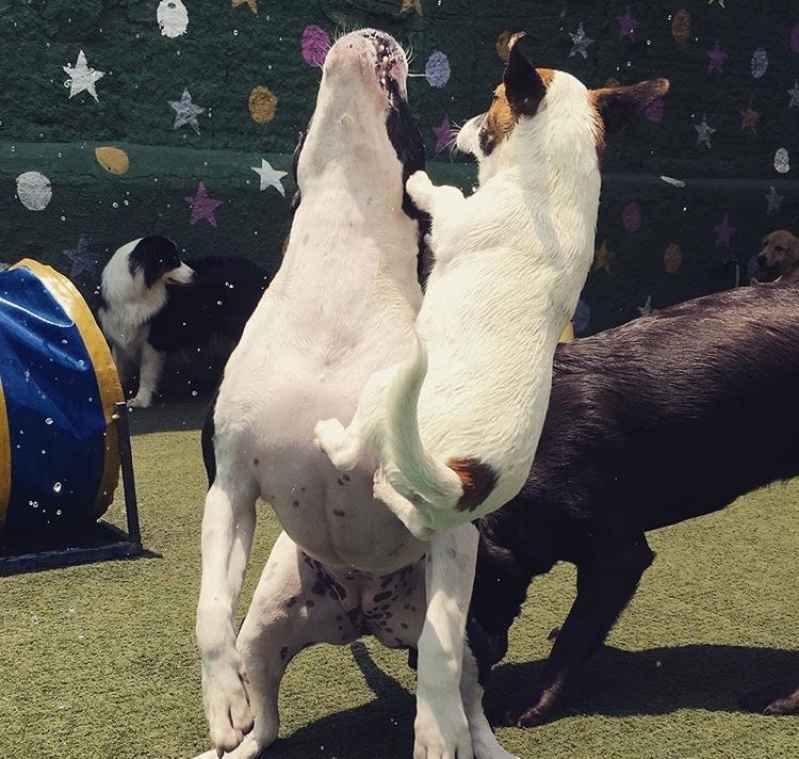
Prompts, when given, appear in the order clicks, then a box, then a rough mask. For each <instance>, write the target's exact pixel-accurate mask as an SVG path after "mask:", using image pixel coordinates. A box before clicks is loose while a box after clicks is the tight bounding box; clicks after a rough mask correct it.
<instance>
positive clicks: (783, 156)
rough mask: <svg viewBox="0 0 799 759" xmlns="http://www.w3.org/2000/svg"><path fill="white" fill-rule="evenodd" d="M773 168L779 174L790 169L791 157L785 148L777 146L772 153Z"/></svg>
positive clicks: (785, 172)
mask: <svg viewBox="0 0 799 759" xmlns="http://www.w3.org/2000/svg"><path fill="white" fill-rule="evenodd" d="M774 169H775V170H776V171H778V172H779V173H780V174H787V173H788V172H789V171H790V170H791V158H790V156H789V155H788V151H787V150H786V149H785V148H779V149H778V150H777V152H776V153H774Z"/></svg>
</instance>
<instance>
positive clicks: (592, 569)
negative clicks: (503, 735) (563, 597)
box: [505, 534, 654, 727]
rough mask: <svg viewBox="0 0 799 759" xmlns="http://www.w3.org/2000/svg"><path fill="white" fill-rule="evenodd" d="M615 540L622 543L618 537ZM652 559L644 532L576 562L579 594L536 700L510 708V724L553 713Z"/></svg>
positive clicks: (528, 723) (530, 723) (540, 719)
mask: <svg viewBox="0 0 799 759" xmlns="http://www.w3.org/2000/svg"><path fill="white" fill-rule="evenodd" d="M594 537H596V536H594ZM606 537H607V536H606ZM603 542H604V541H603ZM614 542H615V543H618V537H617V538H616V539H615V541H614ZM653 559H654V553H653V552H652V551H651V549H650V548H649V546H648V545H647V542H646V538H645V537H644V536H643V534H642V535H639V536H636V537H635V538H634V539H632V540H630V539H629V538H627V539H626V540H625V542H624V544H623V545H618V544H616V545H614V546H613V547H612V550H609V546H608V544H607V542H604V545H603V546H602V550H601V552H600V551H598V550H597V551H595V552H593V553H592V554H591V555H590V556H589V557H588V558H584V559H582V560H580V561H578V562H577V597H576V599H575V601H574V604H573V605H572V608H571V611H570V612H569V615H568V616H567V617H566V621H565V622H564V623H563V627H562V628H561V630H560V632H559V633H558V635H557V638H556V640H555V645H554V646H553V648H552V651H551V653H550V655H549V658H548V659H547V663H546V666H545V668H544V675H543V678H542V680H541V681H540V683H539V684H538V688H537V691H535V692H534V695H533V698H532V703H531V702H529V701H528V703H527V704H519V705H516V707H515V708H512V709H510V710H508V711H506V714H505V719H506V720H507V723H506V724H516V725H518V726H520V727H533V726H535V725H540V724H542V723H543V722H546V721H547V720H548V719H549V718H550V717H551V716H552V714H553V712H554V711H555V709H556V708H557V707H558V706H559V705H560V703H561V702H562V700H563V697H564V695H565V693H566V691H567V690H568V688H569V687H570V686H571V685H572V683H573V682H574V680H575V679H576V678H577V676H578V675H579V674H580V673H581V672H582V670H583V668H584V666H585V664H586V663H587V661H588V660H589V659H590V658H591V655H592V654H593V653H594V651H595V650H596V649H597V647H598V646H599V645H600V644H601V643H602V641H603V640H604V639H605V637H606V636H607V634H608V633H609V632H610V629H611V627H613V624H614V623H615V621H616V619H617V618H618V616H619V614H621V612H622V610H623V609H624V607H625V606H626V605H627V603H628V602H629V600H630V599H631V598H632V596H633V594H634V593H635V590H636V588H637V586H638V581H639V580H640V579H641V575H643V573H644V571H646V569H647V567H649V565H650V564H651V563H652V560H653Z"/></svg>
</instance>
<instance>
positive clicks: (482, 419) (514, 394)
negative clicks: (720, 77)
mask: <svg viewBox="0 0 799 759" xmlns="http://www.w3.org/2000/svg"><path fill="white" fill-rule="evenodd" d="M520 36H521V35H517V36H516V37H514V38H513V40H512V42H511V51H510V57H509V61H508V65H507V68H506V71H505V75H504V81H503V84H502V85H500V86H499V87H498V88H497V90H496V92H495V97H494V102H493V103H492V105H491V108H490V109H489V111H488V112H487V113H486V114H484V115H482V116H477V117H475V118H473V119H471V120H470V121H468V122H467V123H466V124H465V126H464V127H463V129H462V130H461V131H460V133H459V135H458V140H457V146H458V148H459V149H460V150H462V151H465V152H469V153H472V154H474V155H476V156H477V157H478V159H479V161H480V168H479V178H480V186H479V189H478V190H477V191H476V192H475V193H474V194H473V195H471V196H470V197H468V198H464V196H463V195H462V194H461V192H460V191H459V190H457V189H456V188H454V187H434V186H433V184H432V183H431V182H430V180H429V178H428V177H427V174H425V173H424V172H417V173H416V174H414V175H413V176H411V177H410V179H409V180H408V183H407V190H408V194H409V195H410V197H411V199H412V200H413V201H414V203H416V205H417V206H418V207H419V208H421V209H423V210H425V211H428V212H429V213H430V215H431V217H432V223H433V228H432V249H433V253H434V255H435V264H434V267H433V270H432V273H431V275H430V278H429V279H428V282H427V287H426V290H425V297H424V303H423V305H422V308H421V311H420V313H419V316H418V319H417V322H416V328H417V332H418V335H419V340H418V341H417V346H416V350H415V352H414V354H413V355H412V357H411V358H410V359H408V360H407V361H405V362H404V363H401V364H399V365H397V366H395V367H391V368H389V369H386V370H383V371H381V372H378V373H376V374H375V375H374V377H373V378H372V379H370V381H369V383H367V385H366V387H365V389H364V391H363V393H362V394H361V397H360V399H359V403H358V410H357V413H356V414H355V417H354V419H353V420H352V422H351V423H350V425H349V427H348V428H347V429H346V430H345V429H344V427H343V426H342V425H341V423H340V422H339V421H338V420H336V419H330V420H326V421H323V422H320V423H319V424H318V425H317V427H316V437H317V439H318V442H319V444H320V445H321V446H322V447H323V448H324V450H325V451H326V452H327V454H328V455H329V456H330V458H331V460H332V462H333V463H334V464H335V465H336V466H337V467H338V468H339V469H343V470H348V469H351V468H352V467H354V466H355V465H356V464H357V463H358V462H359V461H360V460H361V458H362V457H363V456H364V455H367V454H368V456H369V457H372V456H374V455H377V457H378V459H379V461H380V463H381V467H382V472H381V473H379V475H378V478H377V480H376V484H375V491H374V492H375V495H376V496H377V497H378V498H379V499H380V500H382V501H383V502H385V503H386V504H387V505H388V506H389V508H390V509H391V510H392V511H393V512H394V513H395V514H396V515H397V516H398V517H399V518H400V519H401V520H402V521H403V522H404V523H405V525H406V526H407V527H408V529H409V530H410V531H411V532H412V533H413V534H414V535H415V536H416V537H418V538H420V539H423V540H424V539H428V538H429V537H430V536H431V535H433V534H435V533H436V532H438V531H440V530H444V529H447V528H450V527H452V526H454V525H459V524H463V523H467V522H470V521H472V520H473V519H476V518H477V517H480V516H483V515H484V514H487V513H489V512H491V511H494V510H495V509H497V508H499V507H500V506H502V505H503V504H504V503H506V502H507V501H509V500H510V499H511V498H513V497H514V496H515V495H516V494H517V493H518V492H519V490H520V489H521V487H522V485H523V484H524V482H525V480H526V478H527V474H528V472H529V470H530V466H531V464H532V461H533V456H534V454H535V450H536V446H537V444H538V438H539V436H540V434H541V428H542V426H543V423H544V417H545V415H546V411H547V406H548V403H549V393H550V386H551V383H552V360H553V356H554V351H555V346H556V344H557V342H558V339H559V337H560V335H561V334H562V332H563V330H564V328H565V327H566V325H567V323H568V321H569V319H570V318H571V316H572V314H573V313H574V309H575V306H576V305H577V299H578V297H579V295H580V291H581V289H582V287H583V285H584V283H585V279H586V276H587V274H588V270H589V267H590V265H591V262H592V259H593V255H594V233H595V229H596V220H597V210H598V206H599V190H600V166H599V163H600V161H599V156H600V153H601V150H602V147H603V138H604V134H605V132H607V131H612V130H616V129H618V128H620V127H621V126H622V125H623V124H624V123H625V121H626V120H628V119H630V118H632V117H633V116H634V115H635V113H636V112H637V111H639V110H640V109H642V108H643V107H645V106H646V105H647V104H648V103H650V102H651V101H652V100H653V99H655V98H656V97H659V96H661V95H663V94H664V93H665V92H666V90H667V89H668V82H667V81H666V80H662V79H661V80H656V81H652V82H642V83H640V84H637V85H634V86H631V87H619V88H615V89H608V90H600V91H596V92H589V91H588V90H587V89H586V88H585V87H584V86H583V85H582V84H581V83H580V82H578V81H577V80H576V79H575V78H574V77H572V76H570V75H569V74H566V73H563V72H560V71H548V70H540V71H537V70H536V69H535V68H534V67H533V66H532V64H530V63H529V62H528V60H527V59H526V58H525V57H524V55H523V54H522V52H521V50H520V49H519V46H518V44H517V42H518V39H519V37H520ZM428 362H429V365H428Z"/></svg>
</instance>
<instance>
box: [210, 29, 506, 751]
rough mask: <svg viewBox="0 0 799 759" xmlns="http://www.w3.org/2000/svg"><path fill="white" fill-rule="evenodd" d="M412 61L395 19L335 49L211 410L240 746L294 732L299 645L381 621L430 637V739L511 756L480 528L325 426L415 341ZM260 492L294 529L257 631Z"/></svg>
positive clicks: (401, 643)
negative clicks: (424, 516) (406, 492)
mask: <svg viewBox="0 0 799 759" xmlns="http://www.w3.org/2000/svg"><path fill="white" fill-rule="evenodd" d="M406 77H407V62H406V58H405V54H404V52H403V51H402V49H401V48H400V47H399V46H398V45H397V43H396V42H395V41H394V40H393V39H392V38H391V37H389V36H388V35H386V34H383V33H381V32H377V31H374V30H361V31H358V32H353V33H351V34H348V35H346V36H344V37H342V38H341V39H339V40H338V41H337V42H336V43H335V45H334V46H333V47H332V48H331V49H330V51H329V53H328V55H327V58H326V60H325V63H324V67H323V73H322V82H321V85H320V89H319V94H318V98H317V102H316V107H315V110H314V113H313V116H312V118H311V122H310V125H309V129H308V132H307V136H306V137H305V139H304V142H301V144H300V146H299V147H298V154H297V160H296V179H297V185H298V188H299V192H300V196H299V197H300V201H299V204H298V205H297V207H296V212H295V216H294V221H293V224H292V228H291V235H290V240H289V244H288V247H287V250H286V253H285V256H284V259H283V262H282V265H281V268H280V270H279V271H278V273H277V275H276V276H275V278H274V279H273V281H272V283H271V285H270V287H269V289H268V290H267V291H266V294H265V295H264V297H263V299H262V300H261V302H260V304H259V305H258V307H257V308H256V310H255V312H254V314H253V316H252V318H251V319H250V320H249V322H248V323H247V326H246V327H245V330H244V334H243V335H242V339H241V341H240V343H239V345H238V347H237V348H236V349H235V350H234V352H233V354H232V356H231V358H230V360H229V362H228V364H227V367H226V370H225V375H224V378H223V380H222V383H221V385H220V389H219V393H218V397H217V399H216V403H215V407H214V408H213V409H212V414H211V416H210V417H209V422H208V424H207V425H206V428H205V429H204V434H203V450H204V456H205V460H206V466H207V469H208V473H209V479H210V483H211V484H210V487H209V490H208V495H207V497H206V501H205V512H204V517H203V528H202V562H203V568H202V583H201V589H200V598H199V603H198V607H197V629H196V632H197V640H198V644H199V648H200V652H201V656H202V682H203V700H204V705H205V711H206V715H207V717H208V721H209V725H210V731H211V738H212V742H213V745H214V747H215V750H217V751H219V752H230V756H231V757H235V759H252V758H253V757H255V756H257V755H259V754H260V753H261V752H262V751H263V750H264V749H265V748H266V747H267V746H269V745H270V744H271V743H272V741H274V739H275V737H276V736H277V734H278V726H279V716H278V708H277V704H278V688H279V685H280V681H281V678H282V676H283V673H284V671H285V668H286V667H287V666H288V664H289V662H290V660H291V658H292V657H293V656H294V655H295V654H296V653H298V652H299V651H300V650H302V649H303V648H304V647H306V646H308V645H310V644H312V643H317V642H328V643H337V644H343V643H349V642H351V641H353V640H355V639H356V638H358V637H360V636H361V635H364V634H373V635H375V636H376V637H377V638H378V639H379V640H380V641H381V642H383V643H385V644H386V645H388V646H391V647H416V646H417V645H418V648H419V685H418V695H417V707H418V708H417V717H416V723H415V745H414V757H416V758H417V759H421V758H422V757H424V758H426V759H454V757H455V756H457V757H459V759H471V757H472V756H476V757H479V759H508V758H509V754H508V753H507V752H505V751H504V750H503V749H502V748H501V747H500V746H499V744H498V742H497V741H496V738H495V737H494V735H493V733H492V732H491V730H490V727H489V725H488V723H487V721H486V719H485V717H484V715H483V712H482V703H481V701H482V690H481V689H480V687H479V685H478V683H477V673H476V666H475V663H474V659H473V657H472V656H471V653H470V651H469V650H468V647H467V648H464V644H463V638H464V635H463V616H464V615H465V613H466V606H467V605H468V600H469V594H470V590H471V584H472V579H473V573H474V556H475V553H476V544H477V533H476V530H474V528H473V527H472V526H471V525H465V526H464V527H463V528H456V529H454V530H452V531H449V532H448V533H446V534H444V535H443V536H441V537H440V538H436V540H435V541H434V542H433V543H432V544H430V545H428V544H425V543H423V542H420V541H418V540H416V539H415V538H414V537H413V536H412V535H411V534H410V533H409V532H408V531H407V530H406V529H405V527H404V526H403V524H402V523H401V522H400V521H399V520H398V519H397V518H396V517H395V516H394V515H393V514H392V513H391V512H390V511H389V510H388V509H387V508H385V507H384V506H383V504H381V503H380V502H379V501H375V500H374V499H373V496H372V489H373V476H374V471H375V467H376V461H373V460H365V461H363V462H362V464H361V465H360V466H358V467H356V468H355V469H354V470H353V471H352V474H351V475H350V474H344V475H342V474H341V473H339V472H338V471H337V470H336V469H335V468H334V467H333V466H332V464H331V463H330V461H329V460H328V458H327V457H326V456H324V454H322V452H321V451H320V450H319V449H318V448H317V447H316V446H315V445H314V439H313V430H314V425H315V424H316V422H317V421H318V420H319V419H320V418H325V417H331V416H335V417H339V418H344V419H347V418H348V417H351V416H352V414H353V413H354V412H355V408H356V405H357V400H358V394H359V392H360V390H361V388H362V387H363V385H364V383H365V382H366V380H367V379H368V378H369V376H370V375H371V374H372V373H373V372H375V371H376V370H378V369H381V368H385V367H388V366H391V365H393V364H395V363H396V362H398V361H402V360H404V359H405V358H407V357H408V355H409V354H410V352H411V349H412V346H413V335H414V322H415V318H416V314H417V312H418V309H419V307H420V305H421V300H422V293H421V289H420V287H419V284H418V282H417V278H416V267H417V253H418V249H419V242H420V230H419V226H418V224H417V221H416V220H415V219H414V218H412V215H411V216H409V215H408V213H406V211H411V209H412V206H411V204H410V203H409V202H408V201H407V199H406V198H405V196H404V183H405V180H406V178H407V177H408V176H409V174H410V173H412V172H413V171H415V170H418V169H421V168H422V167H423V165H424V146H423V142H422V137H421V134H420V133H419V130H418V127H417V126H416V124H415V123H414V121H413V119H412V118H411V116H410V112H409V109H408V104H407V99H406V89H405V83H406ZM259 496H260V497H261V498H263V499H264V500H265V501H267V502H268V503H269V504H271V505H272V507H273V508H274V510H275V513H276V514H277V517H278V518H279V520H280V523H281V525H282V527H283V529H284V532H283V533H282V534H281V535H280V537H279V538H278V540H277V542H276V544H275V546H274V548H273V550H272V553H271V555H270V557H269V560H268V562H267V564H266V567H265V568H264V571H263V574H262V575H261V580H260V582H259V584H258V588H257V590H256V592H255V595H254V597H253V599H252V603H251V605H250V609H249V611H248V613H247V616H246V618H245V620H244V623H243V625H242V627H241V630H240V632H239V633H238V636H237V635H236V632H235V630H234V614H235V610H236V605H237V602H238V598H239V594H240V591H241V586H242V580H243V576H244V571H245V568H246V566H247V562H248V558H249V553H250V547H251V545H252V540H253V531H254V528H255V513H256V508H255V507H256V500H257V499H258V497H259ZM425 556H426V557H427V558H426V560H425V558H424V557H425ZM426 565H427V566H426ZM426 569H428V570H430V571H426ZM464 599H465V603H464ZM425 612H426V614H425ZM461 658H462V662H461ZM461 667H463V670H462V672H463V677H462V678H461V679H460V680H459V677H458V673H460V672H461ZM461 689H462V690H461ZM214 755H215V752H214V751H211V752H209V753H208V754H207V756H210V757H213V756H214Z"/></svg>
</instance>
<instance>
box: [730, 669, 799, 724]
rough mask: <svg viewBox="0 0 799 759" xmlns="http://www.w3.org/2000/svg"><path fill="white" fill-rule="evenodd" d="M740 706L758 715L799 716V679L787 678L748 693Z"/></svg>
mask: <svg viewBox="0 0 799 759" xmlns="http://www.w3.org/2000/svg"><path fill="white" fill-rule="evenodd" d="M740 704H741V706H742V707H743V708H744V709H746V710H747V711H750V712H759V713H760V714H773V715H784V714H799V678H797V677H789V678H786V679H785V680H781V681H780V682H777V683H773V684H771V685H768V686H766V687H765V688H760V689H759V690H756V691H754V692H752V693H748V694H747V695H745V696H744V697H743V698H742V699H741V700H740Z"/></svg>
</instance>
